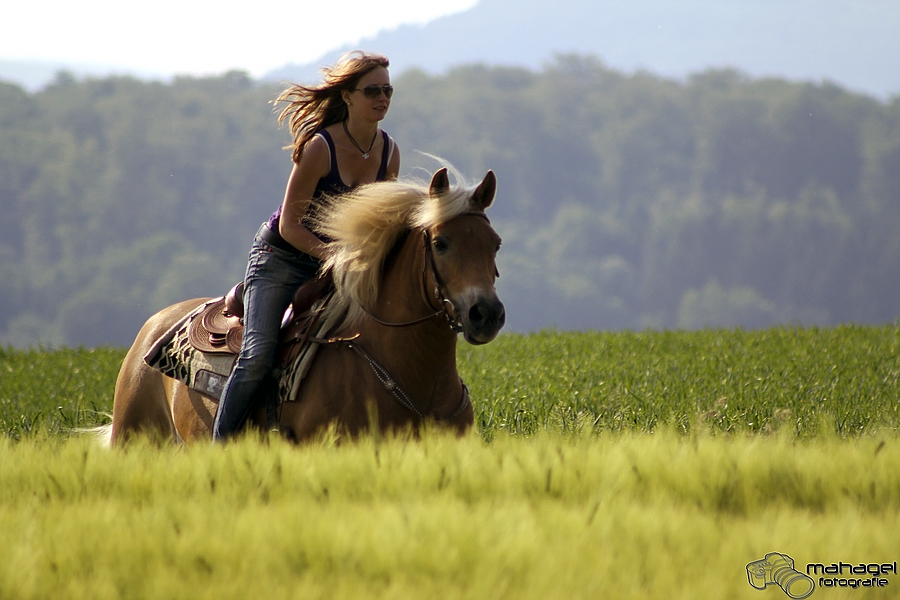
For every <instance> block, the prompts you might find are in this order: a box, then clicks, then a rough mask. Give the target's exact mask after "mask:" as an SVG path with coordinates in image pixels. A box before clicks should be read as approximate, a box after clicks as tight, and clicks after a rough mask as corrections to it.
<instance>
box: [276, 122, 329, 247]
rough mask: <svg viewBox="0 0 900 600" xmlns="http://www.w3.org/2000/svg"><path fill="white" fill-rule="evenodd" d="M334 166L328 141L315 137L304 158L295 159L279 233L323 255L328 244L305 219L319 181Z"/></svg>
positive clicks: (298, 245)
mask: <svg viewBox="0 0 900 600" xmlns="http://www.w3.org/2000/svg"><path fill="white" fill-rule="evenodd" d="M330 170H331V153H330V152H329V150H328V144H327V143H326V142H325V140H323V139H322V138H321V137H318V136H316V137H314V138H313V139H312V140H310V141H309V143H308V144H307V145H306V148H305V149H304V150H303V154H302V155H301V156H300V162H298V163H294V168H293V170H292V171H291V176H290V178H288V183H287V189H285V191H284V202H283V204H282V206H281V221H280V222H279V224H278V233H280V234H281V237H283V238H284V239H285V240H287V241H288V243H290V244H291V245H292V246H293V247H294V248H296V249H298V250H301V251H303V252H306V253H307V254H311V255H312V256H315V257H316V258H322V254H323V252H324V251H325V244H324V243H323V242H322V240H320V239H319V238H318V237H316V236H315V234H313V232H311V231H310V230H309V229H307V228H306V227H304V225H303V224H302V223H301V219H303V216H304V215H305V214H306V211H307V210H308V209H309V203H310V202H311V201H312V197H313V193H314V192H315V191H316V184H317V183H318V182H319V180H320V179H321V178H322V177H325V176H326V175H327V174H328V171H330Z"/></svg>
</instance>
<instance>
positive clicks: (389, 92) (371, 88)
mask: <svg viewBox="0 0 900 600" xmlns="http://www.w3.org/2000/svg"><path fill="white" fill-rule="evenodd" d="M353 91H354V92H359V91H362V93H363V94H365V95H366V98H370V99H372V100H374V99H375V98H378V97H379V96H381V92H384V96H385V98H390V97H391V96H393V95H394V86H392V85H391V84H389V83H388V84H386V85H367V86H366V87H364V88H356V89H355V90H353Z"/></svg>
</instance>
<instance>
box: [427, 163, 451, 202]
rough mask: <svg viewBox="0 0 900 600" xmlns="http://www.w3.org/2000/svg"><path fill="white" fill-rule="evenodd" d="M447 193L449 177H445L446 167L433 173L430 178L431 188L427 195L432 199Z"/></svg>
mask: <svg viewBox="0 0 900 600" xmlns="http://www.w3.org/2000/svg"><path fill="white" fill-rule="evenodd" d="M448 191H450V177H449V176H448V175H447V167H442V168H440V169H438V170H437V171H435V173H434V175H433V176H432V177H431V187H430V188H429V189H428V194H429V195H430V196H431V197H432V198H437V197H438V196H440V195H441V194H446V193H447V192H448Z"/></svg>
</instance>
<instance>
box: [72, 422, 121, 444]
mask: <svg viewBox="0 0 900 600" xmlns="http://www.w3.org/2000/svg"><path fill="white" fill-rule="evenodd" d="M112 431H113V426H112V423H108V424H106V425H98V426H97V427H85V428H83V429H76V430H75V433H80V434H82V435H87V436H90V437H92V438H94V440H96V442H97V443H98V444H100V445H101V446H103V447H104V448H110V447H112Z"/></svg>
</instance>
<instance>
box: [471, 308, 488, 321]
mask: <svg viewBox="0 0 900 600" xmlns="http://www.w3.org/2000/svg"><path fill="white" fill-rule="evenodd" d="M487 317H488V311H487V309H486V308H484V307H483V306H482V305H481V304H480V303H479V304H476V305H475V306H473V307H472V308H470V309H469V321H470V322H472V323H481V322H483V321H484V320H485V319H487Z"/></svg>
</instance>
